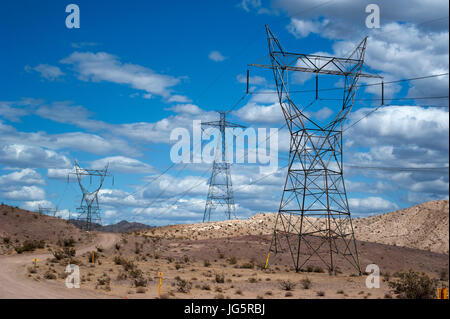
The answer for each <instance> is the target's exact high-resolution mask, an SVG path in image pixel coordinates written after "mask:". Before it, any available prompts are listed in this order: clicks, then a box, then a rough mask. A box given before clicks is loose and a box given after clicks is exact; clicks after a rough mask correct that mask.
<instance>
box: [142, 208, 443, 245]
mask: <svg viewBox="0 0 450 319" xmlns="http://www.w3.org/2000/svg"><path fill="white" fill-rule="evenodd" d="M448 205H449V202H448V201H447V200H439V201H431V202H426V203H423V204H420V205H417V206H413V207H410V208H406V209H401V210H398V211H395V212H391V213H387V214H382V215H375V216H371V217H365V218H355V219H354V222H353V225H354V229H355V236H356V238H357V239H358V240H362V241H370V242H376V243H382V244H389V245H397V246H403V247H409V248H418V249H423V250H429V251H433V252H438V253H445V254H448V252H449V206H448ZM275 218H276V214H273V213H264V214H256V215H254V216H252V217H250V218H249V219H247V220H227V221H221V222H211V223H200V224H188V225H172V226H165V227H158V228H154V229H152V230H150V231H147V232H146V233H147V234H148V235H156V236H163V237H166V238H186V239H208V238H221V237H234V236H243V235H268V234H272V232H273V227H274V224H275Z"/></svg>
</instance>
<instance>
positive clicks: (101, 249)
mask: <svg viewBox="0 0 450 319" xmlns="http://www.w3.org/2000/svg"><path fill="white" fill-rule="evenodd" d="M95 248H97V251H98V252H99V253H101V252H103V250H104V249H103V247H100V246H98V247H95Z"/></svg>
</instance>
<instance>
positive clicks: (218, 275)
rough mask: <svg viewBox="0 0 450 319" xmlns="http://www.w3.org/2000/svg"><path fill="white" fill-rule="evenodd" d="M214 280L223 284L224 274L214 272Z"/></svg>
mask: <svg viewBox="0 0 450 319" xmlns="http://www.w3.org/2000/svg"><path fill="white" fill-rule="evenodd" d="M215 279H216V282H217V283H218V284H223V283H224V282H225V275H224V274H223V273H222V274H216V278H215Z"/></svg>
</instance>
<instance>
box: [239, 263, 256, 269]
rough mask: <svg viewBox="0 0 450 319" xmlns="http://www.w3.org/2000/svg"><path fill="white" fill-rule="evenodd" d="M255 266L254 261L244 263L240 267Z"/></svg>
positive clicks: (251, 267)
mask: <svg viewBox="0 0 450 319" xmlns="http://www.w3.org/2000/svg"><path fill="white" fill-rule="evenodd" d="M254 266H255V264H253V263H244V264H242V265H241V266H240V268H244V269H253V267H254Z"/></svg>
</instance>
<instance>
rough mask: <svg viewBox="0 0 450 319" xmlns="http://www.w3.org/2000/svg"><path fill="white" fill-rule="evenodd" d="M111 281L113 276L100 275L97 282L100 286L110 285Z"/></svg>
mask: <svg viewBox="0 0 450 319" xmlns="http://www.w3.org/2000/svg"><path fill="white" fill-rule="evenodd" d="M110 282H111V278H109V277H108V276H105V277H100V278H98V279H97V284H98V285H99V286H104V285H109V284H110Z"/></svg>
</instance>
